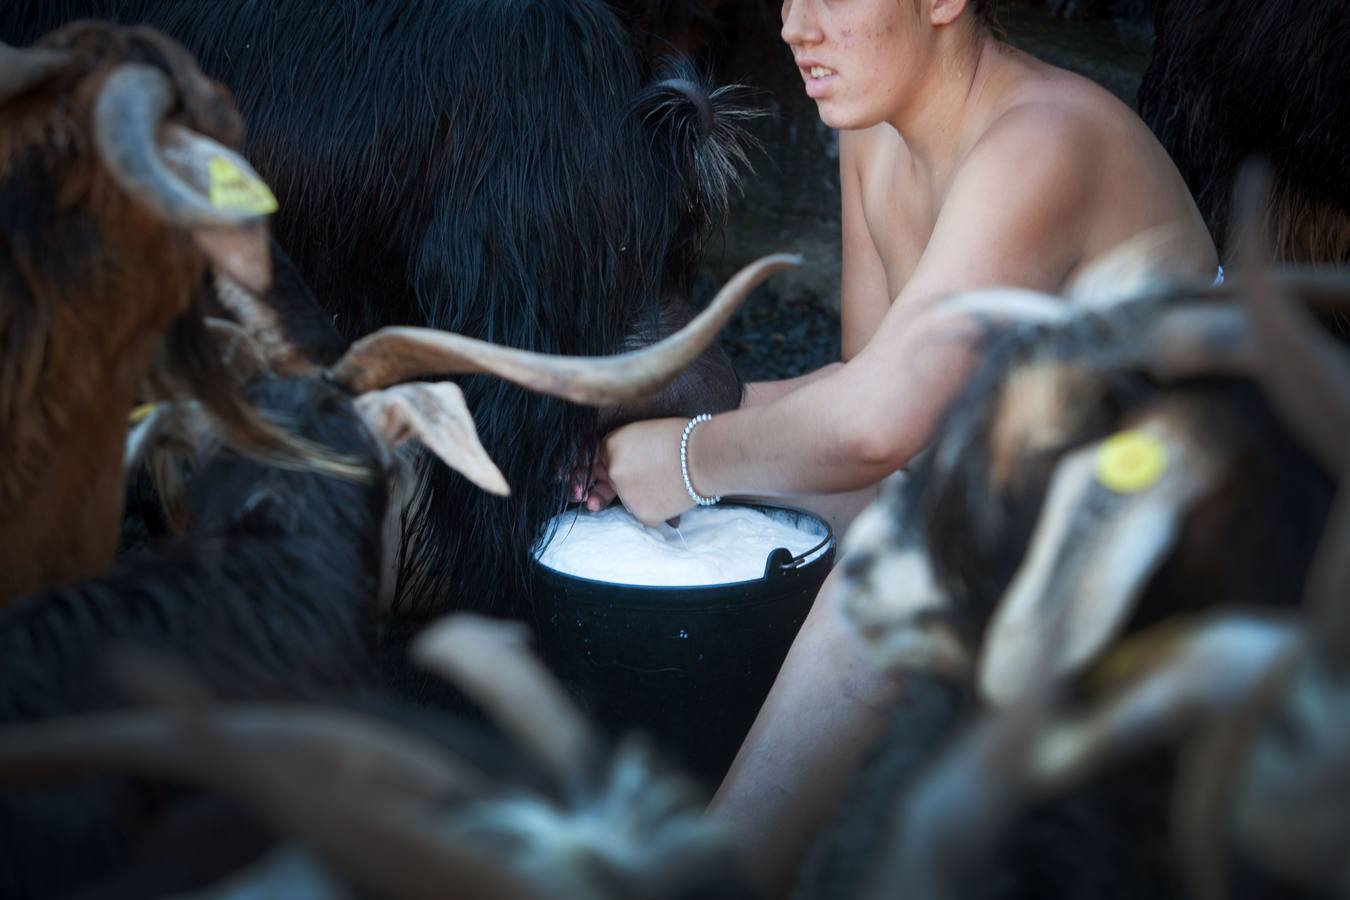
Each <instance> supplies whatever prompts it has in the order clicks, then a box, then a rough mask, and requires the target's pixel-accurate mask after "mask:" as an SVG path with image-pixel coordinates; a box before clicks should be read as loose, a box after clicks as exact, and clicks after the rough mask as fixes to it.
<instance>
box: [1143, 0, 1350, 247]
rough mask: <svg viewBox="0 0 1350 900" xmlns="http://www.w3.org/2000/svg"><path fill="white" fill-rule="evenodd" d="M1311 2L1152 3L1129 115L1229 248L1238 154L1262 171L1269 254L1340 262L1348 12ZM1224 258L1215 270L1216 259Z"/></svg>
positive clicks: (1347, 137) (1344, 226) (1349, 66)
mask: <svg viewBox="0 0 1350 900" xmlns="http://www.w3.org/2000/svg"><path fill="white" fill-rule="evenodd" d="M1345 12H1346V10H1345V8H1344V7H1343V6H1340V5H1338V4H1335V3H1323V2H1319V0H1290V2H1287V3H1281V4H1278V5H1277V4H1272V3H1265V2H1262V0H1161V2H1159V3H1158V8H1157V12H1156V17H1155V30H1156V32H1157V45H1156V48H1155V50H1154V53H1153V61H1152V63H1151V65H1150V66H1149V68H1148V71H1147V72H1145V73H1144V78H1143V82H1142V83H1141V84H1140V86H1139V113H1140V115H1141V116H1142V117H1143V119H1144V121H1145V122H1147V123H1148V125H1149V127H1150V128H1151V129H1153V133H1154V134H1156V135H1157V136H1158V140H1159V141H1161V142H1162V145H1163V146H1164V147H1165V148H1167V152H1168V153H1169V154H1170V155H1171V157H1172V159H1173V160H1174V161H1175V162H1176V164H1177V168H1178V169H1179V170H1180V172H1181V174H1182V176H1183V177H1184V178H1185V179H1186V184H1187V185H1189V186H1190V189H1191V193H1192V194H1194V195H1195V201H1196V205H1197V206H1198V207H1199V209H1200V212H1201V214H1203V215H1204V217H1205V221H1206V222H1207V223H1208V224H1209V228H1210V232H1211V234H1212V235H1213V237H1214V242H1215V244H1216V245H1218V246H1221V247H1222V246H1231V243H1232V238H1233V237H1234V235H1233V230H1234V229H1233V224H1234V223H1233V221H1232V191H1233V185H1234V182H1235V180H1236V178H1237V174H1238V168H1239V166H1241V164H1242V163H1243V162H1244V161H1246V160H1247V159H1249V158H1251V157H1253V156H1260V157H1264V158H1265V159H1268V160H1269V161H1270V163H1271V165H1272V168H1273V170H1274V176H1275V177H1274V185H1273V190H1272V193H1271V197H1270V202H1269V209H1268V212H1267V216H1268V220H1269V222H1270V225H1271V228H1272V237H1273V240H1274V251H1275V258H1276V260H1278V261H1282V262H1287V263H1329V264H1336V265H1342V266H1344V265H1346V264H1350V177H1347V175H1346V173H1347V172H1350V101H1347V100H1346V98H1347V97H1350V17H1347V16H1346V15H1345ZM1227 262H1228V261H1227V260H1225V264H1227Z"/></svg>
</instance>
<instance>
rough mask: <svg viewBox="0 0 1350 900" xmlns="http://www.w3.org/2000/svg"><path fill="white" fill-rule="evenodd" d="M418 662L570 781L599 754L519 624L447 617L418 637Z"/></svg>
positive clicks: (594, 739) (582, 718)
mask: <svg viewBox="0 0 1350 900" xmlns="http://www.w3.org/2000/svg"><path fill="white" fill-rule="evenodd" d="M413 658H414V659H416V660H417V661H418V662H419V663H420V664H421V665H423V666H425V667H426V668H429V669H431V670H433V671H435V672H436V673H437V674H439V675H441V676H443V677H445V678H447V679H449V680H450V681H452V682H453V683H454V684H455V685H456V686H457V687H459V689H460V690H462V691H463V692H464V693H465V694H467V695H468V696H469V697H470V698H471V699H473V700H474V701H476V702H477V703H478V704H479V705H480V706H482V707H483V709H484V710H485V711H487V713H488V714H489V716H490V717H491V718H492V720H493V722H495V723H496V724H497V726H498V727H500V728H502V729H503V730H505V731H506V732H507V733H508V734H511V735H512V736H513V737H515V738H516V739H518V740H519V741H520V742H521V743H522V744H523V745H524V746H525V747H526V748H527V749H528V750H529V751H530V752H531V753H533V754H534V756H535V757H536V758H537V759H539V761H541V762H543V763H544V764H546V765H547V766H548V767H549V769H550V770H551V771H552V772H553V774H554V775H555V776H557V777H559V778H560V779H561V780H562V781H563V782H564V783H566V782H567V780H568V779H569V778H571V779H576V778H580V777H582V776H583V775H584V774H585V772H586V767H587V764H588V763H589V762H590V761H591V760H592V759H594V758H595V757H596V756H597V755H598V752H599V746H600V741H599V739H598V738H597V737H596V735H595V734H594V732H593V731H592V729H591V727H590V725H589V723H588V722H587V721H586V718H585V716H583V715H582V714H581V711H580V710H578V709H577V708H576V706H575V705H574V704H573V703H572V701H571V699H570V698H569V697H568V696H567V694H566V693H564V692H563V690H562V688H561V687H560V686H559V685H558V683H557V681H556V680H554V678H553V676H551V675H550V674H549V672H548V670H547V669H545V668H544V667H543V665H542V664H541V663H540V662H539V660H538V658H537V657H536V656H535V655H534V654H533V653H532V652H531V651H530V648H529V646H528V635H527V634H526V632H525V629H524V628H523V627H522V626H521V625H520V624H519V623H516V622H499V621H496V620H493V619H488V618H485V617H483V616H477V615H472V614H468V613H459V614H456V615H452V616H448V617H446V618H445V619H443V620H441V621H440V622H438V623H436V624H433V625H431V626H430V627H428V628H427V629H426V630H424V631H423V632H422V633H421V634H420V635H418V636H417V640H416V641H415V642H414V643H413Z"/></svg>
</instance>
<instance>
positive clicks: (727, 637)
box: [534, 503, 835, 786]
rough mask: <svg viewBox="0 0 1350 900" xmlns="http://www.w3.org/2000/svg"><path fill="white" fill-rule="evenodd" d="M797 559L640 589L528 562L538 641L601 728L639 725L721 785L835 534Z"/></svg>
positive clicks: (825, 527)
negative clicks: (735, 575)
mask: <svg viewBox="0 0 1350 900" xmlns="http://www.w3.org/2000/svg"><path fill="white" fill-rule="evenodd" d="M726 505H734V506H743V507H750V508H753V509H759V510H763V511H765V512H770V513H773V514H775V515H784V514H786V515H790V516H793V517H795V522H794V524H795V523H799V522H801V521H802V519H809V520H811V521H812V522H813V523H815V525H816V528H817V529H818V530H819V531H821V532H822V533H823V535H824V536H823V537H822V539H821V541H820V543H819V544H818V545H816V546H815V547H813V548H812V549H810V550H808V551H806V552H805V553H802V554H800V555H798V556H795V557H794V556H793V555H792V554H791V553H790V552H789V551H788V550H787V549H786V548H782V547H780V548H778V549H777V550H774V551H773V552H772V553H770V554H769V556H768V559H766V560H765V566H764V575H763V577H761V578H758V579H755V580H753V581H738V582H732V583H727V584H714V585H700V586H691V587H646V586H638V585H628V584H614V583H611V582H604V581H593V580H591V579H588V578H580V577H577V576H575V575H568V574H565V573H562V572H559V571H556V570H554V569H551V568H549V567H548V566H545V565H543V564H542V563H539V562H538V561H536V562H535V564H534V576H535V587H534V596H535V603H536V609H537V610H538V613H539V618H540V621H541V624H542V626H543V627H542V628H541V629H540V631H541V634H540V637H539V641H540V649H541V652H542V653H543V655H544V658H545V660H546V661H547V662H548V664H549V666H550V667H551V668H552V669H553V671H554V673H555V674H556V675H557V676H558V677H559V678H560V679H561V681H562V682H563V684H564V685H565V686H566V688H567V689H568V691H569V692H570V693H571V695H572V696H573V697H574V698H575V699H576V701H577V702H578V704H579V705H580V706H581V707H582V708H583V709H584V710H585V711H586V712H587V713H588V714H589V715H590V716H591V717H592V719H594V720H595V721H596V722H597V723H599V724H600V725H601V726H603V727H605V728H606V729H607V730H608V731H609V732H610V733H613V734H618V733H622V732H625V731H629V730H632V729H641V730H643V731H645V732H647V733H649V734H650V735H652V736H653V737H654V738H655V739H656V740H657V742H658V743H659V745H660V746H661V748H662V750H663V751H664V753H665V755H666V756H667V757H669V758H671V759H672V760H673V761H675V762H677V763H680V764H682V765H683V766H684V767H685V768H686V769H688V770H689V771H690V772H692V773H693V774H695V775H697V776H700V777H701V778H702V779H704V781H705V782H706V783H707V784H708V785H710V786H711V785H716V784H717V783H718V782H720V781H721V779H722V776H723V775H724V774H725V773H726V770H727V768H728V767H729V766H730V765H731V761H732V759H733V758H734V757H735V755H736V751H737V749H738V748H739V747H740V745H741V741H742V740H743V739H744V738H745V735H746V732H748V731H749V730H750V726H751V724H752V723H753V722H754V719H755V715H756V714H757V713H758V712H759V707H760V704H761V703H763V701H764V697H765V695H767V694H768V692H769V688H770V686H771V685H772V684H773V680H774V678H775V676H776V675H777V674H778V669H779V667H780V666H781V665H782V663H783V657H784V656H786V655H787V651H788V648H789V647H790V646H791V644H792V641H793V638H794V637H796V634H797V629H798V628H800V627H801V624H802V621H803V620H805V618H806V614H807V613H808V612H809V611H810V609H811V604H812V603H813V602H814V600H815V597H816V593H817V592H818V591H819V590H820V586H821V583H822V582H823V581H824V580H825V576H826V575H828V574H829V571H830V566H831V565H832V564H833V563H834V550H835V547H834V544H835V542H834V534H833V532H832V530H831V529H830V526H829V524H828V523H827V522H825V521H824V520H823V519H821V518H820V517H819V516H817V515H815V514H814V513H810V512H806V511H805V510H800V509H794V508H791V507H783V506H771V505H767V504H758V503H733V504H726Z"/></svg>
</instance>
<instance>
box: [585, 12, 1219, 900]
mask: <svg viewBox="0 0 1350 900" xmlns="http://www.w3.org/2000/svg"><path fill="white" fill-rule="evenodd" d="M987 2H989V0H786V2H784V3H783V10H782V14H783V30H782V37H783V40H784V41H786V42H787V44H788V46H789V47H791V49H792V53H793V56H794V57H795V59H796V62H797V65H798V67H799V68H800V69H801V72H802V78H803V79H804V81H805V84H806V92H807V93H808V94H809V95H810V96H811V97H812V98H814V99H815V101H816V104H817V107H818V109H819V112H820V117H821V119H822V120H823V121H824V122H825V123H826V124H827V125H829V126H831V127H834V128H838V129H840V130H841V134H840V176H841V183H842V192H843V254H844V258H843V284H842V287H841V311H842V316H843V348H842V350H843V353H842V356H843V360H844V362H843V363H842V364H835V365H833V366H829V367H826V368H825V369H822V370H820V371H818V372H815V373H812V374H810V375H807V376H803V377H801V378H798V379H793V380H791V381H787V382H771V383H767V384H756V385H751V386H750V387H749V389H748V390H747V392H746V402H745V405H743V406H742V408H740V409H738V410H735V411H732V412H729V413H723V414H720V415H718V416H716V417H715V418H713V419H711V420H710V421H707V422H704V423H702V424H700V425H699V426H698V427H697V428H696V429H695V430H694V431H693V433H692V435H691V437H690V440H689V446H688V452H689V456H688V469H689V476H690V481H691V483H692V486H693V489H694V490H695V491H697V492H698V493H699V494H700V495H703V496H710V495H727V494H803V493H814V494H828V493H837V492H843V491H853V490H857V489H859V488H863V487H865V486H868V485H873V484H875V483H876V482H878V481H880V480H881V479H882V478H884V477H885V476H887V475H889V474H890V473H892V472H894V471H895V470H896V469H898V468H900V467H902V466H904V465H905V464H906V462H908V461H909V459H910V458H911V457H912V456H913V455H914V454H915V453H917V452H918V451H919V450H920V449H922V448H923V446H924V445H925V443H926V442H927V441H928V439H929V435H930V432H931V431H932V429H933V427H934V424H935V422H936V420H937V419H938V417H939V416H940V415H941V414H942V412H943V410H944V408H945V407H946V405H947V404H948V402H949V401H950V399H951V398H952V397H953V395H954V394H955V392H956V391H957V390H958V389H959V388H960V386H961V385H962V383H963V381H964V379H965V378H966V377H967V376H968V373H969V369H970V367H971V362H972V360H971V352H970V341H969V338H970V335H969V333H961V332H954V331H953V330H952V328H951V325H950V324H945V325H941V326H939V325H938V324H937V318H936V317H934V316H931V315H926V313H927V312H928V311H929V310H930V309H931V308H932V306H933V304H934V301H936V300H938V299H940V298H942V297H943V296H944V295H947V294H950V293H952V292H955V291H961V290H965V289H970V288H979V287H987V286H991V285H1009V286H1018V287H1026V288H1032V289H1038V290H1042V291H1047V292H1059V291H1061V290H1062V289H1064V287H1065V286H1066V285H1067V284H1068V283H1069V282H1071V281H1072V280H1073V278H1074V276H1075V274H1076V273H1078V272H1079V271H1080V270H1081V269H1082V267H1083V266H1084V265H1085V263H1087V262H1088V261H1089V260H1091V259H1092V258H1093V257H1095V256H1097V255H1098V254H1101V253H1103V252H1105V251H1107V250H1110V249H1111V248H1113V247H1115V246H1116V245H1118V244H1119V243H1121V242H1123V241H1124V240H1126V239H1127V238H1130V237H1132V236H1134V235H1137V234H1139V233H1141V232H1144V231H1147V230H1149V229H1153V228H1157V227H1160V226H1170V227H1171V228H1172V229H1174V233H1175V234H1176V235H1177V237H1176V241H1177V246H1176V249H1177V250H1178V252H1179V255H1181V256H1182V257H1183V258H1185V259H1186V260H1188V261H1189V262H1190V263H1192V264H1193V265H1194V269H1195V273H1196V275H1197V276H1198V277H1213V273H1214V272H1215V271H1216V269H1217V255H1216V253H1215V250H1214V246H1213V243H1212V242H1211V240H1210V238H1209V235H1208V233H1207V232H1206V230H1205V226H1204V223H1203V221H1202V219H1201V217H1200V214H1199V213H1198V212H1197V211H1196V209H1195V206H1194V204H1193V203H1192V201H1191V198H1190V194H1189V193H1188V192H1187V190H1186V186H1185V184H1184V183H1183V181H1182V179H1181V176H1180V175H1179V174H1178V173H1177V171H1176V168H1175V167H1174V166H1173V165H1172V162H1171V160H1170V159H1169V158H1168V157H1167V154H1166V153H1165V152H1164V151H1163V149H1162V147H1161V146H1159V144H1158V143H1157V142H1156V141H1155V140H1154V138H1153V136H1152V135H1151V134H1150V133H1149V131H1148V129H1147V128H1146V127H1145V126H1144V124H1143V123H1142V122H1141V121H1140V120H1139V119H1138V118H1137V117H1136V116H1135V115H1134V113H1133V112H1131V111H1130V109H1129V108H1128V107H1126V106H1125V105H1124V104H1122V103H1121V102H1120V101H1118V100H1117V99H1116V98H1114V97H1113V96H1111V95H1110V94H1109V93H1107V92H1106V91H1105V90H1103V89H1101V88H1100V87H1098V86H1096V85H1095V84H1093V83H1091V82H1089V81H1087V80H1085V79H1083V78H1080V77H1078V76H1076V75H1072V74H1070V73H1068V72H1065V71H1063V70H1060V69H1057V68H1054V67H1053V66H1050V65H1047V64H1045V63H1042V62H1040V61H1038V60H1036V59H1034V58H1032V57H1030V56H1027V55H1026V54H1024V53H1021V52H1019V51H1017V50H1014V49H1013V48H1011V47H1009V46H1007V45H1005V44H1003V43H1000V42H999V41H998V40H997V39H995V38H994V37H993V35H992V34H991V33H990V32H989V30H988V28H987V25H986V21H985V18H986V14H987V12H988V11H987V10H986V9H984V6H985V5H986V4H987ZM977 7H978V8H977ZM685 425H686V423H685V421H684V420H677V419H658V420H652V421H648V422H639V423H635V424H632V425H628V426H626V427H624V428H621V429H619V430H617V431H615V432H613V433H611V434H610V435H609V436H608V438H607V439H606V441H605V444H604V447H603V453H602V461H603V463H604V467H605V469H604V470H602V471H601V473H600V477H599V478H598V480H597V483H596V484H595V486H594V487H593V488H592V489H591V493H590V496H589V498H587V503H588V505H589V506H590V507H591V508H599V507H600V506H603V505H605V504H607V503H608V502H610V501H611V500H613V499H614V497H615V496H618V497H619V498H621V499H622V501H623V502H624V504H625V505H626V506H627V507H628V508H629V509H630V510H631V511H632V512H633V513H634V514H635V515H636V516H637V517H638V518H639V519H642V520H643V521H645V522H648V523H656V522H660V521H662V520H664V519H668V518H671V517H673V516H676V515H678V514H680V513H682V512H684V511H685V510H687V509H689V508H690V507H691V506H693V505H694V504H693V500H692V499H691V497H690V494H689V493H688V491H687V490H686V488H685V484H684V480H683V478H682V476H681V469H680V459H679V448H680V437H681V434H682V432H683V430H684V428H685ZM829 596H830V592H829V582H827V585H826V589H825V590H824V591H822V594H821V597H822V598H828V597H829ZM893 690H894V686H893V685H891V684H888V683H887V682H886V680H885V679H883V678H881V677H879V676H878V675H877V674H876V673H875V672H874V671H872V670H871V669H870V668H869V666H868V665H867V663H866V662H865V661H864V660H863V658H862V656H861V651H860V646H859V645H858V644H857V643H855V638H854V636H853V635H852V634H851V633H850V632H849V630H848V628H847V626H846V623H845V622H844V621H843V619H842V618H841V616H840V615H839V613H838V610H837V609H835V608H833V607H832V606H831V605H830V604H829V603H828V602H818V603H817V604H816V606H815V608H814V609H813V610H812V612H811V615H810V616H809V617H808V619H807V621H806V623H805V624H804V625H803V627H802V630H801V632H800V634H799V635H798V637H797V640H796V643H795V644H794V645H793V648H792V651H791V653H790V654H789V655H788V658H787V660H786V662H785V663H784V665H783V668H782V670H781V672H780V674H779V677H778V680H777V682H776V683H775V685H774V688H773V690H772V692H771V693H770V695H769V697H768V699H767V701H766V702H765V704H764V707H763V709H762V710H761V712H760V715H759V718H758V719H757V721H756V722H755V725H754V728H753V729H752V731H751V733H750V735H749V737H748V738H747V739H746V742H745V744H744V746H743V747H742V748H741V752H740V755H739V756H738V757H737V759H736V762H735V764H734V765H733V767H732V770H731V772H730V774H729V775H728V776H727V778H726V780H725V782H724V783H723V785H722V788H721V790H720V791H719V792H718V794H717V797H716V798H715V799H714V801H713V807H712V810H711V814H713V815H716V816H719V817H721V818H722V819H723V820H724V821H726V822H727V824H728V825H729V826H731V827H732V828H733V829H735V830H736V831H737V832H738V833H740V834H741V835H742V836H743V838H744V842H745V847H746V853H747V857H748V859H749V861H750V863H751V865H752V866H753V867H754V869H755V870H756V871H757V872H758V873H759V874H760V875H761V876H763V878H764V880H765V883H766V885H767V886H771V887H775V886H776V887H781V886H782V885H783V883H784V880H785V878H786V877H787V876H788V875H789V874H790V872H791V871H792V868H793V867H795V864H796V861H797V853H798V851H799V850H800V849H801V848H802V846H803V845H804V843H805V842H806V841H807V840H808V839H809V837H810V835H811V834H812V833H813V831H814V829H815V827H816V826H817V825H818V824H819V822H820V821H821V819H822V818H824V817H825V816H826V815H828V812H829V809H830V805H831V803H832V802H833V801H834V799H835V798H836V797H837V796H838V793H839V791H840V789H841V788H842V785H843V783H844V781H845V779H846V778H847V776H848V773H849V771H850V770H851V767H852V764H853V763H854V762H855V761H856V759H857V757H858V755H859V754H860V753H861V751H862V750H863V749H864V748H865V746H866V745H867V743H868V741H869V740H870V738H871V737H872V736H873V734H874V733H875V730H876V728H877V726H878V724H879V721H880V719H879V717H878V716H877V715H876V714H875V711H876V709H877V708H878V707H879V706H880V705H882V704H884V703H885V702H886V699H887V698H888V697H889V696H890V695H891V693H892V691H893Z"/></svg>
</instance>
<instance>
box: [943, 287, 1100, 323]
mask: <svg viewBox="0 0 1350 900" xmlns="http://www.w3.org/2000/svg"><path fill="white" fill-rule="evenodd" d="M1074 312H1075V311H1074V309H1073V307H1072V306H1071V305H1070V304H1069V302H1068V301H1066V300H1064V299H1062V298H1060V297H1056V296H1054V295H1053V294H1043V293H1041V292H1039V291H1031V290H1026V289H1025V288H982V289H979V290H971V291H962V292H961V293H958V294H952V295H951V296H950V297H948V298H946V299H945V300H941V301H939V302H938V303H937V305H935V306H934V307H933V309H932V311H931V312H929V313H928V315H930V316H932V317H934V318H939V317H940V318H943V319H946V318H953V319H956V318H962V319H964V318H970V319H983V320H992V321H1005V320H1008V321H1012V322H1015V323H1022V322H1026V323H1031V324H1042V323H1044V324H1049V325H1055V324H1059V323H1061V322H1065V321H1067V320H1068V319H1069V318H1070V317H1071V316H1072V315H1074Z"/></svg>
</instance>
